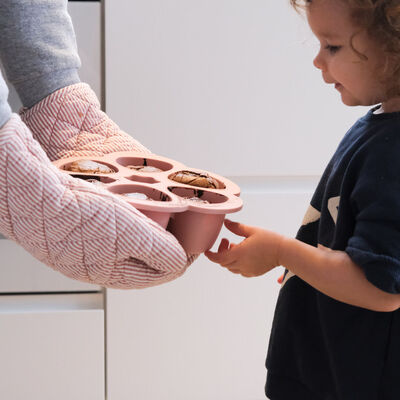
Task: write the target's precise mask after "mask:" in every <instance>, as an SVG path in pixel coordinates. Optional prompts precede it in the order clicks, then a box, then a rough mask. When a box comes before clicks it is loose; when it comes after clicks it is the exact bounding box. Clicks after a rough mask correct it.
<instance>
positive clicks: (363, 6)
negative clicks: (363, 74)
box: [289, 0, 400, 96]
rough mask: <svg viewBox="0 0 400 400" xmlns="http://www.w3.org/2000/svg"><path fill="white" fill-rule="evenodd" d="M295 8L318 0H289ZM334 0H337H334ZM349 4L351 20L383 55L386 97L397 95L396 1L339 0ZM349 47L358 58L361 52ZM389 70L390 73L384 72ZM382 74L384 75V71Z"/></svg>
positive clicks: (399, 15)
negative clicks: (384, 58)
mask: <svg viewBox="0 0 400 400" xmlns="http://www.w3.org/2000/svg"><path fill="white" fill-rule="evenodd" d="M289 1H290V4H291V5H292V6H293V7H294V8H295V9H296V10H297V11H299V10H300V9H305V8H307V6H308V5H310V4H311V3H312V2H313V1H318V0H289ZM336 1H338V0H336ZM340 1H343V2H344V3H345V4H347V5H348V6H349V7H350V10H351V15H352V18H353V21H354V23H355V24H356V25H357V26H358V27H359V28H360V29H365V30H366V32H367V33H368V35H369V36H370V37H371V39H373V40H374V41H376V42H377V43H378V44H379V45H380V46H381V48H382V51H383V53H384V54H386V67H388V66H390V68H389V69H388V68H385V69H384V70H385V71H386V76H384V77H383V82H384V83H385V84H386V87H387V94H388V96H398V95H400V0H340ZM353 50H354V51H355V52H356V53H357V54H358V55H359V56H360V57H361V58H364V59H365V58H366V57H365V55H363V54H361V53H359V52H358V51H357V50H356V49H354V47H353ZM389 70H390V73H388V72H387V71H389ZM384 75H385V74H384Z"/></svg>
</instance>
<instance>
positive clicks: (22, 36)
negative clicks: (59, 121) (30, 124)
mask: <svg viewBox="0 0 400 400" xmlns="http://www.w3.org/2000/svg"><path fill="white" fill-rule="evenodd" d="M67 4H68V2H67V0H1V1H0V59H1V62H2V64H3V67H4V70H5V74H6V76H7V79H8V81H9V82H10V83H12V84H13V85H14V87H15V89H16V91H17V93H18V95H19V97H20V99H21V101H22V104H23V105H24V106H25V107H31V106H33V105H34V104H35V103H37V102H38V101H40V100H41V99H43V98H44V97H46V96H47V95H48V94H50V93H52V92H54V91H56V90H57V89H60V88H62V87H65V86H67V85H71V84H74V83H78V82H80V79H79V75H78V69H79V68H80V65H81V63H80V59H79V56H78V52H77V45H76V39H75V33H74V29H73V25H72V21H71V18H70V16H69V14H68V10H67ZM0 91H1V87H0Z"/></svg>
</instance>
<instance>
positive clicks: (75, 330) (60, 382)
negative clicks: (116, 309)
mask: <svg viewBox="0 0 400 400" xmlns="http://www.w3.org/2000/svg"><path fill="white" fill-rule="evenodd" d="M83 296H85V295H83ZM50 297H52V296H50ZM85 302H86V303H87V305H90V304H91V305H92V306H93V304H92V302H93V301H92V300H91V299H86V300H83V301H82V299H79V302H78V301H77V300H71V299H65V298H64V300H63V296H62V295H58V299H55V298H47V296H2V297H0V360H1V362H0V393H1V398H2V399H7V400H28V399H29V400H54V399H57V400H82V399H85V400H104V334H103V333H104V313H103V310H102V309H95V308H92V307H88V308H87V309H82V304H83V303H85ZM78 303H80V306H78ZM80 307H81V309H79V308H80Z"/></svg>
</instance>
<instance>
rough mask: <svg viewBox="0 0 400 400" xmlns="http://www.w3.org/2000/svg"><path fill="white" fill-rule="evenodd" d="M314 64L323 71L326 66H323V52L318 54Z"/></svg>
mask: <svg viewBox="0 0 400 400" xmlns="http://www.w3.org/2000/svg"><path fill="white" fill-rule="evenodd" d="M313 64H314V67H316V68H318V69H321V70H322V69H323V67H324V64H323V60H322V56H321V52H319V53H318V54H317V56H316V57H315V58H314V61H313Z"/></svg>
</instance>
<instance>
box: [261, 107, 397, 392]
mask: <svg viewBox="0 0 400 400" xmlns="http://www.w3.org/2000/svg"><path fill="white" fill-rule="evenodd" d="M373 111H374V109H373V110H370V111H369V112H368V114H367V115H366V116H364V117H363V118H361V119H359V120H358V121H357V122H356V123H355V125H354V126H353V127H352V128H351V129H350V130H349V131H348V132H347V133H346V135H345V137H344V138H343V139H342V141H341V143H340V144H339V146H338V149H337V150H336V152H335V154H334V156H333V158H332V159H331V161H330V162H329V164H328V166H327V168H326V170H325V172H324V174H323V175H322V178H321V181H320V182H319V184H318V187H317V189H316V191H315V193H314V195H313V197H312V200H311V205H310V208H309V211H308V213H307V214H306V217H305V220H304V222H303V225H302V226H301V227H300V229H299V231H298V234H297V236H296V238H297V239H298V240H301V241H303V242H305V243H308V244H310V245H312V246H317V245H318V244H321V245H323V246H325V247H328V248H330V249H333V250H341V251H345V252H346V253H347V254H348V255H349V256H350V258H351V259H352V260H353V261H354V262H355V263H356V264H358V265H359V266H360V267H361V268H362V270H363V271H364V273H365V276H366V278H367V279H368V280H369V281H370V282H371V283H372V284H373V285H375V286H376V287H378V288H380V289H382V290H383V291H386V292H389V293H399V292H400V112H398V113H384V114H374V113H373ZM286 273H287V276H286V278H285V281H284V285H283V286H282V288H281V290H280V293H279V297H278V301H277V305H276V310H275V316H274V321H273V326H272V331H271V337H270V343H269V348H268V355H267V361H266V366H267V369H268V376H267V384H266V395H267V396H268V397H269V398H270V399H272V400H399V399H400V310H397V311H394V312H375V311H370V310H366V309H363V308H359V307H355V306H351V305H348V304H345V303H342V302H340V301H337V300H334V299H332V298H330V297H328V296H326V295H324V294H322V293H321V292H319V291H318V290H316V289H314V288H313V287H311V286H310V285H308V284H307V283H306V282H304V281H303V280H301V279H300V278H299V277H297V276H295V275H294V276H291V275H292V274H290V273H289V274H288V272H287V271H286Z"/></svg>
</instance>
